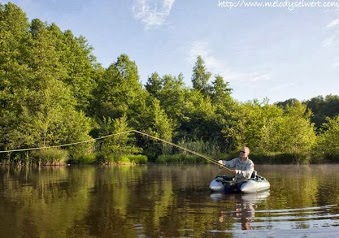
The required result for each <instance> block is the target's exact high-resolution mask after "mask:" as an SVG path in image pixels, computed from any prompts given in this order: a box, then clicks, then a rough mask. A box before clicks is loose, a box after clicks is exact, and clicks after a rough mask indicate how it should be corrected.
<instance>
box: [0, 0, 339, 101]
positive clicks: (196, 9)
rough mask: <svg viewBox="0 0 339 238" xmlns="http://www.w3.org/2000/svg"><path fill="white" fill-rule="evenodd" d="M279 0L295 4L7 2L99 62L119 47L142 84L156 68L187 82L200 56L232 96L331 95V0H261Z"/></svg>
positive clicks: (337, 72) (337, 33) (337, 90)
mask: <svg viewBox="0 0 339 238" xmlns="http://www.w3.org/2000/svg"><path fill="white" fill-rule="evenodd" d="M241 1H242V3H248V2H249V1H251V2H254V1H253V0H241ZM287 1H289V2H288V3H293V4H295V5H298V4H299V5H298V6H299V7H296V8H294V9H291V8H290V9H288V7H284V6H283V5H279V7H277V5H275V7H274V6H271V7H263V6H261V7H260V6H257V7H254V6H252V7H244V6H242V7H233V8H232V9H230V8H229V7H227V6H230V4H231V3H232V4H233V3H234V4H235V3H237V2H238V0H233V1H227V0H225V1H224V0H12V1H11V2H12V3H14V4H16V5H17V6H19V7H20V8H21V9H22V10H23V11H24V12H26V14H27V16H28V18H29V19H30V20H31V19H34V18H39V19H40V20H42V21H44V22H47V23H49V24H51V23H56V24H57V25H58V26H59V27H60V28H61V29H62V30H67V29H69V30H71V31H72V32H73V33H74V34H75V35H76V36H80V35H83V36H84V37H85V38H86V39H87V40H88V43H89V44H90V45H91V46H93V47H94V51H93V54H94V55H95V56H96V57H97V61H98V62H99V63H101V64H102V65H103V66H104V67H107V66H109V65H110V64H111V63H113V62H115V61H116V59H117V57H118V56H119V55H120V54H122V53H125V54H127V55H128V56H129V57H130V59H131V60H134V61H135V62H136V64H137V66H138V70H139V75H140V80H141V82H142V83H143V84H145V82H146V81H147V78H148V77H149V76H150V75H151V74H152V73H153V72H155V71H156V72H158V73H159V74H160V75H164V74H172V75H178V74H179V73H183V75H184V78H185V84H186V85H187V86H191V75H192V68H193V66H194V63H195V61H196V57H197V55H201V56H202V57H203V59H204V61H205V63H206V67H207V70H208V71H210V72H211V73H212V75H213V76H214V75H217V74H219V75H222V76H223V77H224V79H225V81H227V82H229V83H230V87H231V88H232V89H233V94H232V95H233V97H234V98H235V99H237V100H239V101H248V100H253V99H258V100H260V101H261V100H263V99H264V98H268V99H269V102H271V103H274V102H277V101H284V100H287V99H290V98H296V99H298V100H307V99H310V98H312V97H316V96H319V95H322V96H325V95H328V94H335V95H339V77H338V76H339V0H332V1H331V0H328V1H327V0H326V2H331V3H333V4H336V6H337V7H326V6H323V5H313V7H311V6H305V5H301V4H303V3H305V2H309V3H312V2H313V3H314V4H315V3H318V2H320V3H323V2H324V0H320V1H313V0H300V1H297V0H294V1H292V0H281V1H279V0H271V1H269V0H267V1H261V2H266V3H267V2H271V3H274V2H276V4H284V3H286V2H287ZM0 2H1V3H2V4H5V3H7V2H8V1H3V0H0ZM258 2H259V1H258ZM318 4H319V3H318ZM290 6H291V5H290Z"/></svg>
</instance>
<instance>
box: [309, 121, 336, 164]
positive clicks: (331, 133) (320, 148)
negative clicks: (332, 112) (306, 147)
mask: <svg viewBox="0 0 339 238" xmlns="http://www.w3.org/2000/svg"><path fill="white" fill-rule="evenodd" d="M338 138H339V116H336V117H335V118H329V117H327V121H326V123H325V124H324V126H323V128H322V129H321V131H320V135H318V137H317V146H316V149H315V151H316V153H317V154H318V156H319V155H320V156H321V159H329V160H330V161H335V162H337V161H338V158H339V145H338Z"/></svg>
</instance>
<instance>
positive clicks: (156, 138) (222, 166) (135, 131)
mask: <svg viewBox="0 0 339 238" xmlns="http://www.w3.org/2000/svg"><path fill="white" fill-rule="evenodd" d="M131 131H132V132H134V133H138V134H140V135H143V136H147V137H150V138H152V139H154V140H158V141H161V142H163V143H166V144H168V145H171V146H174V147H177V148H179V149H181V150H184V151H186V152H189V153H191V154H194V155H197V156H200V157H202V158H204V159H205V160H207V161H208V162H210V163H212V164H216V165H218V166H219V168H225V169H228V170H229V171H232V170H231V169H229V168H227V167H226V166H224V165H221V164H219V163H218V161H215V160H213V159H211V158H209V157H207V156H205V155H202V154H200V153H198V152H195V151H193V150H189V149H187V148H185V147H182V146H180V145H177V144H174V143H172V142H169V141H166V140H163V139H160V138H158V137H155V136H151V135H149V134H147V133H144V132H141V131H137V130H131Z"/></svg>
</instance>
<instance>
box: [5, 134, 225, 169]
mask: <svg viewBox="0 0 339 238" xmlns="http://www.w3.org/2000/svg"><path fill="white" fill-rule="evenodd" d="M131 132H134V133H137V134H140V135H143V136H146V137H149V138H151V139H154V140H158V141H161V142H163V143H166V144H168V145H171V146H174V147H177V148H179V149H181V150H184V151H186V152H189V153H191V154H194V155H197V156H199V157H202V158H204V159H205V160H207V161H208V162H210V163H212V164H216V165H218V166H219V167H222V168H225V169H228V170H230V169H229V168H227V167H225V166H221V165H220V164H219V163H218V162H217V161H215V160H213V159H211V158H209V157H207V156H205V155H202V154H200V153H198V152H195V151H193V150H190V149H187V148H185V147H182V146H180V145H177V144H175V143H172V142H169V141H166V140H164V139H161V138H158V137H155V136H152V135H149V134H147V133H145V132H141V131H137V130H129V131H124V132H119V133H114V134H110V135H106V136H101V137H98V138H94V139H90V140H85V141H79V142H74V143H67V144H62V145H52V146H43V147H35V148H26V149H13V150H3V151H0V154H1V153H11V152H22V151H33V150H42V149H50V148H60V147H67V146H72V145H78V144H83V143H89V142H95V141H97V140H102V139H105V138H108V137H113V136H117V135H121V134H127V133H131Z"/></svg>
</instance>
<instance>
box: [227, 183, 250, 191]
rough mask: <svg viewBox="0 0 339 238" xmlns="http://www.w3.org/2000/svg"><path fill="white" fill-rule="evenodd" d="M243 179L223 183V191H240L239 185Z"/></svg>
mask: <svg viewBox="0 0 339 238" xmlns="http://www.w3.org/2000/svg"><path fill="white" fill-rule="evenodd" d="M244 182H245V181H242V182H233V181H231V182H229V183H225V192H227V193H238V192H240V188H241V185H242V184H243V183H244Z"/></svg>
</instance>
